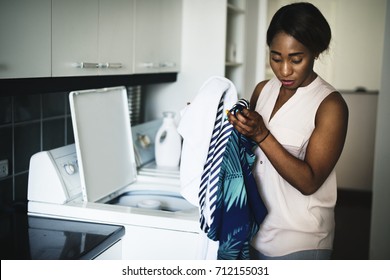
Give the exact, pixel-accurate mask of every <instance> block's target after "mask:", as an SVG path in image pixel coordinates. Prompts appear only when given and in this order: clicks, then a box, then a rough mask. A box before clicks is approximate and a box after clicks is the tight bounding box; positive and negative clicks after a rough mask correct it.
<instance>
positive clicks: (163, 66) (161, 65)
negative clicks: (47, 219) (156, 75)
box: [159, 62, 176, 68]
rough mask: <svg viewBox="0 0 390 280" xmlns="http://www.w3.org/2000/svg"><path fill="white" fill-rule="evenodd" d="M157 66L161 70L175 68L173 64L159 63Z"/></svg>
mask: <svg viewBox="0 0 390 280" xmlns="http://www.w3.org/2000/svg"><path fill="white" fill-rule="evenodd" d="M159 66H160V67H161V68H172V67H175V66H176V63H175V62H161V63H160V64H159Z"/></svg>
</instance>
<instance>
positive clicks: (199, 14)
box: [144, 0, 226, 121]
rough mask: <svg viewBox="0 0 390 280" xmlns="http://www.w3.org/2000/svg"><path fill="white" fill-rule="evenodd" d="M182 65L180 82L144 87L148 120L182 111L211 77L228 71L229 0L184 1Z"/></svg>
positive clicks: (179, 76)
mask: <svg viewBox="0 0 390 280" xmlns="http://www.w3.org/2000/svg"><path fill="white" fill-rule="evenodd" d="M182 27H183V29H182V61H181V62H182V63H181V71H180V73H179V74H178V79H177V82H175V83H171V84H158V85H151V86H147V87H145V88H144V94H145V97H146V100H147V103H146V106H145V114H146V115H145V119H146V121H148V120H153V119H156V118H161V117H162V112H164V111H173V112H176V113H177V114H179V111H180V110H181V109H182V108H183V107H184V106H185V105H186V104H187V102H190V101H191V100H192V99H193V97H194V96H195V95H196V93H197V92H198V90H199V88H200V87H201V85H202V84H203V82H205V81H206V80H207V79H208V78H209V77H211V76H214V75H218V76H223V75H224V72H225V69H224V63H225V36H226V0H196V1H194V0H183V26H182Z"/></svg>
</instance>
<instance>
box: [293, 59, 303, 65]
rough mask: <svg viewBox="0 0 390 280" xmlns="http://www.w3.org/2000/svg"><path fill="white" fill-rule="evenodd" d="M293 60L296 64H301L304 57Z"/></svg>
mask: <svg viewBox="0 0 390 280" xmlns="http://www.w3.org/2000/svg"><path fill="white" fill-rule="evenodd" d="M291 62H292V63H294V64H299V63H301V62H302V59H296V60H292V61H291Z"/></svg>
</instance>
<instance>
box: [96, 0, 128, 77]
mask: <svg viewBox="0 0 390 280" xmlns="http://www.w3.org/2000/svg"><path fill="white" fill-rule="evenodd" d="M133 20H134V1H133V0H100V2H99V63H100V64H101V65H102V68H101V70H100V74H101V75H115V74H131V73H132V72H133Z"/></svg>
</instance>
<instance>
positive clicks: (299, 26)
mask: <svg viewBox="0 0 390 280" xmlns="http://www.w3.org/2000/svg"><path fill="white" fill-rule="evenodd" d="M280 32H284V33H286V34H288V35H290V36H292V37H294V38H295V39H296V40H297V41H299V42H300V43H301V44H303V45H304V46H305V47H307V48H308V49H309V50H310V51H311V52H313V53H314V54H315V55H319V54H320V53H322V52H323V51H325V50H327V49H328V47H329V43H330V39H331V37H332V34H331V30H330V26H329V24H328V22H327V21H326V19H325V17H324V16H323V15H322V13H321V12H320V11H319V10H318V9H317V8H316V7H315V6H314V5H313V4H310V3H305V2H299V3H292V4H289V5H286V6H283V7H282V8H280V9H279V10H278V11H277V12H276V13H275V15H274V16H273V17H272V20H271V23H270V25H269V27H268V31H267V44H268V46H270V44H271V42H272V40H273V38H274V37H275V35H277V34H278V33H280Z"/></svg>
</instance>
